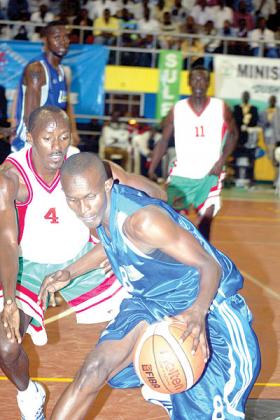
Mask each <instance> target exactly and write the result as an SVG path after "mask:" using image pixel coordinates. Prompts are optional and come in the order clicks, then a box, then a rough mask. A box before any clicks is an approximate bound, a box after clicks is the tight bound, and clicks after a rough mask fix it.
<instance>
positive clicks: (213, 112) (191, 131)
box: [172, 97, 227, 179]
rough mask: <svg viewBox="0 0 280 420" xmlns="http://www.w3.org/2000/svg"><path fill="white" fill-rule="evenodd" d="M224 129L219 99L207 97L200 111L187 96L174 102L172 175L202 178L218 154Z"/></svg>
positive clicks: (224, 123)
mask: <svg viewBox="0 0 280 420" xmlns="http://www.w3.org/2000/svg"><path fill="white" fill-rule="evenodd" d="M226 128H227V125H226V122H225V119H224V102H223V101H222V100H221V99H217V98H210V97H209V98H208V101H207V103H206V105H205V107H204V109H203V110H202V112H200V113H199V114H198V113H196V112H195V110H194V109H193V108H192V106H191V103H190V101H189V99H182V100H180V101H179V102H177V103H176V104H175V106H174V133H175V150H176V160H177V162H176V165H175V167H174V168H173V170H172V175H176V176H182V177H185V178H192V179H200V178H203V177H205V176H206V175H207V174H208V173H209V171H210V170H211V168H212V167H213V165H214V164H215V163H216V162H217V160H218V159H219V157H220V156H221V153H222V146H223V139H224V136H225V134H226Z"/></svg>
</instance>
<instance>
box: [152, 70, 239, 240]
mask: <svg viewBox="0 0 280 420" xmlns="http://www.w3.org/2000/svg"><path fill="white" fill-rule="evenodd" d="M209 82H210V74H209V71H208V70H207V69H205V68H203V67H194V68H193V69H192V70H191V71H190V75H189V86H190V89H191V96H190V97H189V98H187V99H182V100H180V101H178V102H177V103H176V104H175V106H174V107H173V108H172V109H171V110H170V112H169V114H168V115H167V117H166V119H165V123H164V129H163V135H162V139H161V141H159V142H158V143H157V145H156V147H155V149H154V152H153V156H152V161H151V165H150V168H149V172H148V175H149V177H150V178H151V179H154V177H155V174H154V171H155V169H156V167H157V165H158V164H159V162H160V160H161V159H162V157H163V155H164V154H165V153H166V151H167V148H168V142H169V139H170V137H171V136H172V135H174V139H175V151H176V161H175V162H174V167H173V168H172V169H171V173H170V179H169V181H168V185H167V195H168V203H169V204H170V205H172V206H173V207H174V208H175V209H176V210H178V211H182V210H183V211H184V210H187V209H188V208H189V207H190V206H193V207H194V208H195V209H196V211H197V213H198V222H197V225H198V229H199V231H200V232H201V233H202V234H203V235H204V237H205V238H206V239H207V240H209V238H210V229H211V223H212V220H213V217H214V216H215V215H216V214H217V212H218V211H219V209H220V207H221V199H220V194H221V190H222V181H223V179H224V177H225V172H224V165H225V163H226V160H227V158H228V156H230V154H231V153H232V151H233V150H234V148H235V146H236V142H237V138H238V131H237V128H236V124H235V121H234V119H233V116H232V113H231V111H230V109H229V107H228V106H227V105H226V104H225V103H224V101H222V100H221V99H218V98H210V97H209V96H207V90H208V88H209Z"/></svg>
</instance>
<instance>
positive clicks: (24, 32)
mask: <svg viewBox="0 0 280 420" xmlns="http://www.w3.org/2000/svg"><path fill="white" fill-rule="evenodd" d="M19 20H20V21H22V22H28V21H29V13H28V12H26V11H24V10H22V11H21V12H20V14H19ZM32 32H33V28H31V27H30V26H27V25H26V26H25V25H24V24H22V25H17V24H16V25H14V26H13V33H14V36H13V39H16V40H18V41H30V40H31V38H32Z"/></svg>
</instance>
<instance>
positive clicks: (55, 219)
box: [44, 207, 59, 223]
mask: <svg viewBox="0 0 280 420" xmlns="http://www.w3.org/2000/svg"><path fill="white" fill-rule="evenodd" d="M44 219H46V220H50V221H51V223H59V221H58V217H57V215H56V210H55V208H54V207H51V208H50V209H49V210H48V211H47V213H46V214H45V216H44Z"/></svg>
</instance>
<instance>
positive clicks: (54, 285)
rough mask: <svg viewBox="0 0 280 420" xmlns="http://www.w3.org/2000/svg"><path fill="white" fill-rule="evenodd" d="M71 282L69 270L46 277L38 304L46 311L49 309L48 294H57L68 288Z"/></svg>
mask: <svg viewBox="0 0 280 420" xmlns="http://www.w3.org/2000/svg"><path fill="white" fill-rule="evenodd" d="M70 281H71V276H70V272H69V271H68V270H59V271H57V272H56V273H53V274H50V275H48V276H46V277H45V279H44V281H43V283H42V286H41V289H40V293H39V296H38V304H39V305H41V306H42V308H43V310H44V311H45V310H46V309H47V300H48V294H49V293H54V292H57V291H58V290H60V289H62V288H63V287H65V286H67V285H68V284H69V283H70Z"/></svg>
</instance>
